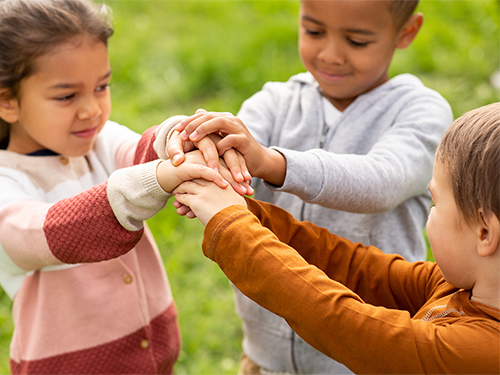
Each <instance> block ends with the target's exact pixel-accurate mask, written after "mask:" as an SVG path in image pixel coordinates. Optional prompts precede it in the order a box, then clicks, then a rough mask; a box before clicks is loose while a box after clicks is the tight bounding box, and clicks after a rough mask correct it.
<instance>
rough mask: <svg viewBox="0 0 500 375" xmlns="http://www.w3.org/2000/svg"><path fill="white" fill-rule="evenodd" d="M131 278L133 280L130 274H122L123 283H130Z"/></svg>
mask: <svg viewBox="0 0 500 375" xmlns="http://www.w3.org/2000/svg"><path fill="white" fill-rule="evenodd" d="M132 280H133V279H132V276H130V275H123V282H124V283H125V284H130V283H131V282H132Z"/></svg>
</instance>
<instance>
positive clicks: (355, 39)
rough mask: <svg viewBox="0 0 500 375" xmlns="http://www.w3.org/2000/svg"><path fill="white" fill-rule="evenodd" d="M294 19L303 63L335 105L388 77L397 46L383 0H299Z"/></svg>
mask: <svg viewBox="0 0 500 375" xmlns="http://www.w3.org/2000/svg"><path fill="white" fill-rule="evenodd" d="M299 22H300V27H299V52H300V56H301V59H302V63H303V64H304V67H305V68H306V69H307V70H308V71H309V72H311V74H312V75H313V76H314V78H315V79H316V80H317V81H318V83H319V85H320V86H321V89H322V90H323V95H324V96H325V97H326V98H327V99H328V100H330V102H332V104H333V105H335V106H336V107H337V108H338V109H339V110H341V111H343V110H344V109H345V108H346V107H347V106H348V105H349V104H351V103H352V102H353V101H354V99H356V97H357V96H359V95H361V94H363V93H365V92H368V91H370V90H372V89H373V88H375V87H377V86H379V85H380V84H382V83H384V82H386V81H387V80H388V79H389V76H388V69H389V65H390V63H391V60H392V56H393V54H394V50H395V48H401V47H399V45H398V43H399V39H400V38H399V34H400V33H399V32H398V30H396V26H395V21H394V19H393V16H392V14H391V13H390V12H389V5H388V1H387V0H383V1H373V0H349V1H338V0H332V1H325V0H302V2H301V8H300V20H299ZM403 48H404V47H403Z"/></svg>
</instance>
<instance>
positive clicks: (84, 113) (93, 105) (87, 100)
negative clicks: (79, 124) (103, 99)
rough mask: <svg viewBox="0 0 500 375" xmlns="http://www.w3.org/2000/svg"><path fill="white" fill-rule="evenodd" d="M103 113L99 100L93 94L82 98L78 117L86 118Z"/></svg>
mask: <svg viewBox="0 0 500 375" xmlns="http://www.w3.org/2000/svg"><path fill="white" fill-rule="evenodd" d="M101 113H102V110H101V106H100V105H99V100H98V99H97V98H96V97H94V96H93V95H90V96H87V97H84V98H82V100H81V103H80V107H79V108H78V114H77V115H78V119H80V120H85V119H89V118H94V117H97V116H99V115H100V114H101Z"/></svg>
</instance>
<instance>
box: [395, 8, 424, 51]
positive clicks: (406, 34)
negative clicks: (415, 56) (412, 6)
mask: <svg viewBox="0 0 500 375" xmlns="http://www.w3.org/2000/svg"><path fill="white" fill-rule="evenodd" d="M423 22H424V15H423V14H422V13H415V14H413V15H412V16H411V17H410V18H409V19H408V21H406V23H405V24H404V25H403V27H402V28H401V30H400V31H399V35H398V40H397V42H396V48H399V49H404V48H406V47H408V46H409V45H410V44H411V42H413V39H415V37H416V36H417V34H418V31H419V30H420V28H421V27H422V23H423Z"/></svg>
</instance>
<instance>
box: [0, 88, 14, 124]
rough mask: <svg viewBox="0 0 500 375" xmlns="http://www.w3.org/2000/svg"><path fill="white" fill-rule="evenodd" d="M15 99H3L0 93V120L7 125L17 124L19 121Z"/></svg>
mask: <svg viewBox="0 0 500 375" xmlns="http://www.w3.org/2000/svg"><path fill="white" fill-rule="evenodd" d="M18 108H19V106H18V102H17V99H15V98H12V99H5V97H4V96H2V92H1V91H0V118H1V119H2V120H4V121H5V122H7V123H9V124H13V123H15V122H17V120H18V119H19V115H18V113H19V111H18Z"/></svg>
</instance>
